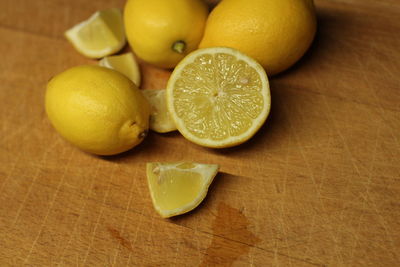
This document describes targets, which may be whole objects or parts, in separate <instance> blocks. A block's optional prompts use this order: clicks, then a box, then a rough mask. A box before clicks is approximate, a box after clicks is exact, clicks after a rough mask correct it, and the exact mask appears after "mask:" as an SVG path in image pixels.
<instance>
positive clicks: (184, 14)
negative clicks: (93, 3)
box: [124, 0, 208, 68]
mask: <svg viewBox="0 0 400 267" xmlns="http://www.w3.org/2000/svg"><path fill="white" fill-rule="evenodd" d="M207 15H208V9H207V6H206V5H205V3H204V2H203V1H202V0H168V1H166V0H128V1H127V3H126V5H125V9H124V22H125V30H126V36H127V38H128V42H129V44H130V46H131V47H132V49H133V51H134V52H135V54H136V55H137V56H138V57H139V58H141V59H143V60H144V61H146V62H149V63H151V64H153V65H156V66H158V67H162V68H173V67H175V65H176V64H177V63H178V62H179V61H180V60H181V59H182V58H183V57H184V56H185V55H187V54H188V53H190V52H191V51H193V50H195V49H197V47H198V44H199V43H200V40H201V38H202V36H203V32H204V26H205V24H206V20H207Z"/></svg>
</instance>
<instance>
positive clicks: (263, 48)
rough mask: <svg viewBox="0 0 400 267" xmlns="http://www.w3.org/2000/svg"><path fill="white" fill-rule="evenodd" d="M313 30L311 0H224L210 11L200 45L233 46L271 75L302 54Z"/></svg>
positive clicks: (314, 20) (313, 10)
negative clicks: (254, 60)
mask: <svg viewBox="0 0 400 267" xmlns="http://www.w3.org/2000/svg"><path fill="white" fill-rule="evenodd" d="M315 32H316V16H315V8H314V3H313V0H224V1H222V2H221V3H220V4H218V5H217V6H216V7H215V8H214V9H213V11H212V12H211V13H210V16H209V17H208V20H207V25H206V29H205V32H204V37H203V39H202V41H201V43H200V47H203V48H204V47H213V46H228V47H232V48H236V49H238V50H240V51H242V52H243V53H245V54H247V55H249V56H250V57H253V58H254V59H256V60H257V61H258V62H259V63H260V64H261V65H262V66H263V67H264V68H265V70H266V71H267V73H268V75H274V74H277V73H279V72H282V71H284V70H286V69H288V68H289V67H290V66H292V65H293V64H294V63H295V62H296V61H298V60H299V59H300V58H301V57H302V56H303V54H304V53H305V52H306V50H307V49H308V48H309V46H310V44H311V43H312V41H313V39H314V35H315Z"/></svg>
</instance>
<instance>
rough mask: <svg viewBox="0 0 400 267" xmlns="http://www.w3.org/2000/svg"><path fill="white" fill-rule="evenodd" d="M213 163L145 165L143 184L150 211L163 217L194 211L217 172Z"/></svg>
mask: <svg viewBox="0 0 400 267" xmlns="http://www.w3.org/2000/svg"><path fill="white" fill-rule="evenodd" d="M218 169H219V166H218V165H217V164H202V163H188V162H178V163H161V162H152V163H147V166H146V172H147V182H148V185H149V189H150V195H151V199H152V201H153V205H154V208H155V209H156V211H157V212H158V213H159V214H160V215H161V216H162V217H164V218H168V217H172V216H175V215H179V214H183V213H186V212H188V211H191V210H193V209H194V208H196V207H197V206H198V205H199V204H200V203H201V202H202V201H203V199H204V198H205V197H206V195H207V191H208V187H209V186H210V184H211V182H212V181H213V179H214V177H215V176H216V175H217V173H218Z"/></svg>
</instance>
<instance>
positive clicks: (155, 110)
mask: <svg viewBox="0 0 400 267" xmlns="http://www.w3.org/2000/svg"><path fill="white" fill-rule="evenodd" d="M142 92H143V94H144V96H145V97H146V98H147V100H148V101H149V103H150V106H151V113H150V129H151V130H153V131H156V132H158V133H167V132H171V131H175V130H176V126H175V123H174V121H173V120H172V119H171V116H170V115H169V111H168V109H167V103H166V100H165V89H159V90H151V89H144V90H142Z"/></svg>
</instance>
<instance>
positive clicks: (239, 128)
mask: <svg viewBox="0 0 400 267" xmlns="http://www.w3.org/2000/svg"><path fill="white" fill-rule="evenodd" d="M167 107H168V110H169V112H170V114H171V117H172V119H173V120H174V122H175V125H176V127H177V128H178V130H179V132H180V133H181V134H182V135H183V136H184V137H185V138H187V139H188V140H190V141H192V142H194V143H196V144H198V145H202V146H206V147H213V148H223V147H231V146H235V145H239V144H241V143H243V142H245V141H247V140H248V139H250V138H251V137H252V136H253V135H254V134H255V133H256V132H257V131H258V130H259V128H260V127H261V126H262V125H263V124H264V122H265V120H266V119H267V117H268V114H269V112H270V108H271V96H270V90H269V82H268V77H267V75H266V73H265V70H264V69H263V67H262V66H261V65H260V64H259V63H257V62H256V61H255V60H254V59H252V58H250V57H248V56H246V55H245V54H243V53H241V52H239V51H238V50H235V49H232V48H226V47H213V48H205V49H199V50H196V51H194V52H192V53H191V54H189V55H188V56H186V57H185V58H184V59H183V60H182V61H181V62H180V63H179V64H178V66H176V68H175V69H174V71H173V73H172V75H171V77H170V79H169V81H168V85H167Z"/></svg>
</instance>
